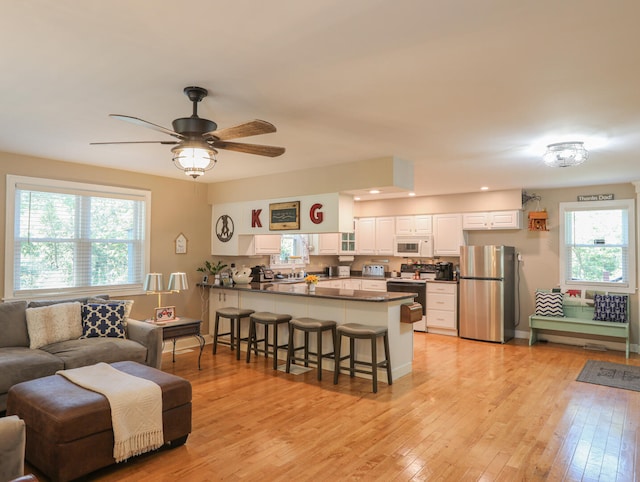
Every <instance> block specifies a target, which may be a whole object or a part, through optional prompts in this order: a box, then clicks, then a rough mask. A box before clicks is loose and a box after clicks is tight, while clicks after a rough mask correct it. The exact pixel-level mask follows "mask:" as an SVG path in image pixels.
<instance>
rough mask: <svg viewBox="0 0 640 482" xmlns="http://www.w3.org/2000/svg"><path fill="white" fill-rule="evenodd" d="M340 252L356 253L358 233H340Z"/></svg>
mask: <svg viewBox="0 0 640 482" xmlns="http://www.w3.org/2000/svg"><path fill="white" fill-rule="evenodd" d="M338 254H356V233H340V249H339V250H338Z"/></svg>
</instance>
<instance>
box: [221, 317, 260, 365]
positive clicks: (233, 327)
mask: <svg viewBox="0 0 640 482" xmlns="http://www.w3.org/2000/svg"><path fill="white" fill-rule="evenodd" d="M253 313H255V311H254V310H249V309H244V308H236V307H233V306H227V307H225V308H220V309H218V310H216V319H215V324H214V327H213V354H214V355H215V354H216V353H217V351H218V343H220V344H221V345H228V346H229V347H230V348H231V350H232V351H233V350H236V360H240V342H241V341H248V339H249V338H248V337H246V338H241V337H240V321H241V320H242V319H243V318H247V317H248V316H250V315H252V314H253ZM220 318H228V319H229V331H228V332H226V333H219V332H218V330H219V326H220ZM221 336H228V337H229V339H228V340H220V339H218V338H219V337H221ZM247 349H248V348H247Z"/></svg>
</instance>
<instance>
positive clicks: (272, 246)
mask: <svg viewBox="0 0 640 482" xmlns="http://www.w3.org/2000/svg"><path fill="white" fill-rule="evenodd" d="M280 249H281V248H280V235H279V234H257V235H255V236H254V237H253V252H254V254H280Z"/></svg>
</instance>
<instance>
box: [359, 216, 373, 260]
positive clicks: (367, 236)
mask: <svg viewBox="0 0 640 482" xmlns="http://www.w3.org/2000/svg"><path fill="white" fill-rule="evenodd" d="M356 246H357V253H358V254H376V218H360V219H358V222H357V223H356Z"/></svg>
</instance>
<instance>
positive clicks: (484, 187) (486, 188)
mask: <svg viewBox="0 0 640 482" xmlns="http://www.w3.org/2000/svg"><path fill="white" fill-rule="evenodd" d="M480 190H481V191H488V190H489V188H488V187H487V186H482V187H481V188H480Z"/></svg>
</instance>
